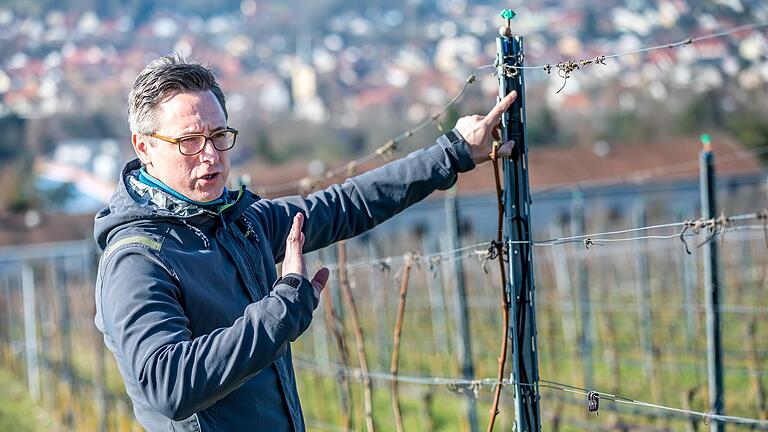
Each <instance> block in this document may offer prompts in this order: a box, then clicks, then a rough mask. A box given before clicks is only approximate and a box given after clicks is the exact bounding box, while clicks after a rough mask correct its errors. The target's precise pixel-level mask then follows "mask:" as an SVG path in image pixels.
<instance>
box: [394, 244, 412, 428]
mask: <svg viewBox="0 0 768 432" xmlns="http://www.w3.org/2000/svg"><path fill="white" fill-rule="evenodd" d="M412 266H413V257H412V256H410V255H409V256H407V257H406V259H405V267H404V268H403V279H402V280H401V282H400V301H399V303H398V305H397V321H396V322H395V332H394V338H393V343H392V362H391V363H390V367H389V373H390V374H391V375H392V380H391V381H390V388H391V390H392V412H393V413H394V415H395V427H396V428H397V432H403V416H402V414H401V412H400V395H399V390H398V386H397V369H398V362H399V361H400V334H401V333H402V330H403V317H404V315H405V297H406V295H407V294H408V279H409V278H410V276H411V267H412Z"/></svg>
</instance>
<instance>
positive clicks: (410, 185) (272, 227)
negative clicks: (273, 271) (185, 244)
mask: <svg viewBox="0 0 768 432" xmlns="http://www.w3.org/2000/svg"><path fill="white" fill-rule="evenodd" d="M474 167H475V164H474V162H473V161H472V157H471V155H470V153H469V148H468V145H467V143H466V141H464V139H463V138H462V137H461V135H460V134H459V132H458V131H457V130H456V129H454V130H452V131H450V132H449V133H447V134H445V135H442V136H441V137H440V138H438V140H437V143H436V144H435V145H433V146H431V147H428V148H426V149H422V150H417V151H415V152H413V153H411V154H409V155H408V156H407V157H404V158H402V159H399V160H396V161H393V162H390V163H388V164H386V165H384V166H382V167H379V168H377V169H374V170H372V171H369V172H366V173H364V174H361V175H359V176H356V177H353V178H350V179H348V180H346V181H345V182H344V183H342V184H340V185H339V184H337V185H332V186H330V187H328V188H326V189H325V190H322V191H319V192H315V193H313V194H310V195H309V196H307V197H306V198H303V197H301V196H291V197H286V198H279V199H275V200H261V201H257V202H256V203H255V204H254V207H255V208H256V210H257V213H258V214H259V215H260V217H261V218H263V220H262V226H264V227H265V230H266V231H267V236H268V237H269V241H270V242H271V246H272V251H273V254H274V256H275V260H276V261H277V262H279V261H282V259H283V254H284V252H285V239H286V237H287V235H288V232H289V231H290V228H291V222H292V218H293V216H294V215H295V214H296V213H298V212H302V213H304V214H305V216H306V222H305V226H304V235H305V238H306V241H305V243H304V252H310V251H313V250H316V249H321V248H323V247H325V246H327V245H329V244H331V243H334V242H336V241H339V240H343V239H346V238H350V237H354V236H356V235H358V234H361V233H363V232H365V231H367V230H369V229H371V228H373V227H374V226H376V225H377V224H379V223H381V222H384V221H385V220H387V219H389V218H390V217H392V216H394V215H396V214H397V213H399V212H401V211H403V210H404V209H406V208H407V207H408V206H410V205H412V204H415V203H417V202H419V201H421V200H422V199H424V198H425V197H427V196H428V195H429V194H430V193H432V192H433V191H435V190H438V189H439V190H445V189H448V188H450V187H451V186H453V184H454V183H456V179H457V178H458V174H459V173H462V172H465V171H469V170H471V169H472V168H474Z"/></svg>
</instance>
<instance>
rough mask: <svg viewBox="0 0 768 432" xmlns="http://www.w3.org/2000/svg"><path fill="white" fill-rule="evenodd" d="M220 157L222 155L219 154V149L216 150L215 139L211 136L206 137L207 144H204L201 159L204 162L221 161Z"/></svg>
mask: <svg viewBox="0 0 768 432" xmlns="http://www.w3.org/2000/svg"><path fill="white" fill-rule="evenodd" d="M209 144H210V145H209ZM219 157H221V155H220V154H219V151H218V150H216V147H215V146H214V145H213V140H212V139H210V138H206V139H205V144H203V151H201V152H200V159H201V160H202V161H203V162H210V163H216V162H218V161H219Z"/></svg>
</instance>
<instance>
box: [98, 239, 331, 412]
mask: <svg viewBox="0 0 768 432" xmlns="http://www.w3.org/2000/svg"><path fill="white" fill-rule="evenodd" d="M103 267H104V268H102V269H101V270H102V272H101V274H102V275H108V276H106V277H105V278H104V279H103V280H102V281H101V283H100V284H99V285H97V316H96V323H97V326H98V327H99V328H100V329H101V330H102V331H103V332H104V333H105V340H107V344H108V345H112V346H111V347H110V348H111V349H112V350H113V351H114V352H115V355H116V356H118V360H120V361H121V362H122V364H123V368H127V369H128V373H129V374H130V375H132V376H130V377H129V376H126V377H125V379H126V380H128V379H132V380H135V382H137V384H138V386H139V388H140V389H141V391H142V392H143V394H144V396H145V397H146V400H147V401H148V403H149V404H150V405H151V406H152V407H153V408H154V409H155V410H156V411H158V412H160V413H161V414H163V415H164V416H166V417H168V418H171V419H173V420H182V419H185V418H187V417H189V416H191V415H192V414H194V413H195V412H197V411H200V410H202V409H205V408H207V407H208V406H210V405H212V404H213V403H215V402H216V401H217V400H219V399H221V398H223V397H224V396H226V395H227V394H228V393H230V392H231V391H233V390H235V389H237V388H238V387H239V386H240V385H241V384H243V383H244V382H245V381H246V380H248V379H249V378H251V377H252V376H254V375H255V374H257V373H258V372H259V371H260V370H262V369H263V368H265V367H267V366H268V365H270V364H271V363H272V362H273V361H275V360H276V359H277V358H278V357H279V356H281V355H282V354H284V353H285V351H286V347H287V345H288V343H289V342H290V341H293V340H295V339H296V338H297V337H298V336H299V335H300V334H301V333H302V332H304V330H306V328H307V327H308V326H309V323H310V320H311V318H312V311H313V310H314V308H315V307H316V306H317V300H316V299H315V296H314V290H313V289H312V285H311V284H310V282H309V281H308V280H306V279H305V278H301V276H299V275H294V276H297V277H298V278H300V279H301V284H300V285H299V286H298V287H295V288H294V287H292V286H290V285H288V284H284V283H279V282H278V283H277V284H276V285H275V287H274V289H273V290H272V291H271V292H270V293H269V295H268V296H266V297H264V298H263V299H262V300H260V301H257V302H255V303H251V304H250V305H248V306H247V307H246V309H245V312H244V314H243V316H242V317H240V318H238V319H237V320H236V321H235V322H234V323H233V324H232V325H231V326H230V327H225V328H219V329H216V330H214V331H213V332H211V333H209V334H206V335H202V336H199V337H196V338H192V337H191V335H192V334H191V331H190V328H189V321H188V319H187V317H186V316H185V314H184V311H183V309H182V306H181V305H182V302H183V298H182V293H181V291H180V290H179V287H178V285H177V281H176V279H175V278H174V276H173V271H172V270H171V269H169V267H168V266H167V265H166V264H165V263H164V261H163V260H162V258H161V256H160V255H158V254H155V253H152V252H149V251H146V250H144V249H143V248H140V247H131V248H126V249H124V250H121V251H119V252H116V253H115V255H114V256H112V257H110V258H109V260H108V261H107V262H106V263H103ZM214 288H215V287H214ZM123 373H125V372H123Z"/></svg>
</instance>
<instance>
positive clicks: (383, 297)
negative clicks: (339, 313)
mask: <svg viewBox="0 0 768 432" xmlns="http://www.w3.org/2000/svg"><path fill="white" fill-rule="evenodd" d="M368 236H369V237H368V239H369V240H368V259H369V260H370V261H371V262H374V261H377V260H378V259H379V252H378V249H377V248H376V239H375V238H373V237H372V236H371V234H368ZM380 268H381V267H378V266H371V268H370V269H369V270H368V286H369V287H370V289H371V293H372V295H371V299H373V302H372V305H373V307H374V308H375V309H376V313H374V316H375V317H376V341H377V342H376V350H375V352H376V359H377V363H378V365H379V367H380V368H381V369H382V370H384V369H386V368H388V367H389V359H388V358H387V356H386V355H382V353H384V354H386V353H388V352H390V350H391V346H390V345H391V342H392V341H391V340H390V337H389V335H390V334H391V332H390V331H389V320H388V319H387V317H388V316H389V301H388V296H387V292H388V291H389V288H390V287H389V286H382V285H383V284H382V283H381V281H382V280H383V279H385V278H384V276H386V272H385V270H383V269H382V270H381V271H379V269H380ZM387 285H389V284H387Z"/></svg>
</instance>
